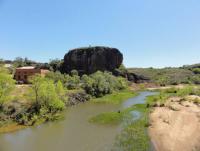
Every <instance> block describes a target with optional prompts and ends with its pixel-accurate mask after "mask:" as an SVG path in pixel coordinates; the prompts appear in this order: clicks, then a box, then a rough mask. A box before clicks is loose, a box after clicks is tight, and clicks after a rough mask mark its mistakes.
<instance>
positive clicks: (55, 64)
mask: <svg viewBox="0 0 200 151" xmlns="http://www.w3.org/2000/svg"><path fill="white" fill-rule="evenodd" d="M62 63H63V61H62V60H60V59H53V60H50V62H49V65H50V69H51V70H52V71H54V72H55V71H60V68H61V65H62Z"/></svg>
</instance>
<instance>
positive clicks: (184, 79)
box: [128, 64, 200, 85]
mask: <svg viewBox="0 0 200 151" xmlns="http://www.w3.org/2000/svg"><path fill="white" fill-rule="evenodd" d="M128 71H129V72H132V73H135V74H137V75H140V76H144V77H146V78H149V79H150V82H153V83H157V84H160V85H168V84H172V85H176V84H181V83H183V84H190V83H194V84H200V64H195V65H187V66H183V67H179V68H171V67H169V68H162V69H156V68H129V69H128Z"/></svg>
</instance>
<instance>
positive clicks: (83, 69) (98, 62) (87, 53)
mask: <svg viewBox="0 0 200 151" xmlns="http://www.w3.org/2000/svg"><path fill="white" fill-rule="evenodd" d="M122 61H123V55H122V53H121V52H120V51H119V50H118V49H116V48H109V47H87V48H78V49H73V50H71V51H69V52H68V53H67V54H66V55H65V57H64V63H63V66H62V71H63V72H65V73H70V71H71V70H73V69H76V70H77V71H78V72H79V74H91V73H94V72H96V71H98V70H100V71H105V70H107V71H111V72H112V71H114V69H116V68H118V67H119V66H120V65H121V64H122Z"/></svg>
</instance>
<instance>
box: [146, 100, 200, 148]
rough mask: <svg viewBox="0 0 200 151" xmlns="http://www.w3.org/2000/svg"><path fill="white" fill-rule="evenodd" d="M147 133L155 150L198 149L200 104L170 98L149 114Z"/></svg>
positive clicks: (199, 141) (199, 145)
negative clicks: (163, 105) (162, 105)
mask: <svg viewBox="0 0 200 151" xmlns="http://www.w3.org/2000/svg"><path fill="white" fill-rule="evenodd" d="M150 124H151V126H150V127H149V129H148V130H149V134H150V137H151V140H152V143H153V144H154V146H155V149H156V151H200V106H199V105H196V104H194V103H193V102H189V101H180V98H170V99H169V100H168V101H167V103H166V105H165V107H156V108H154V109H153V112H152V113H151V114H150Z"/></svg>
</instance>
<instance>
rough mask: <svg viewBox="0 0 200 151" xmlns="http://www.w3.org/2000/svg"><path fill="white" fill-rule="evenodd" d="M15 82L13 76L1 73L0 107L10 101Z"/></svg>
mask: <svg viewBox="0 0 200 151" xmlns="http://www.w3.org/2000/svg"><path fill="white" fill-rule="evenodd" d="M14 84H15V81H14V80H13V79H12V77H11V75H9V74H7V73H5V72H1V73H0V107H1V108H2V106H3V104H4V103H5V102H6V101H7V100H8V98H9V94H10V93H11V91H12V90H13V88H14V86H15V85H14Z"/></svg>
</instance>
